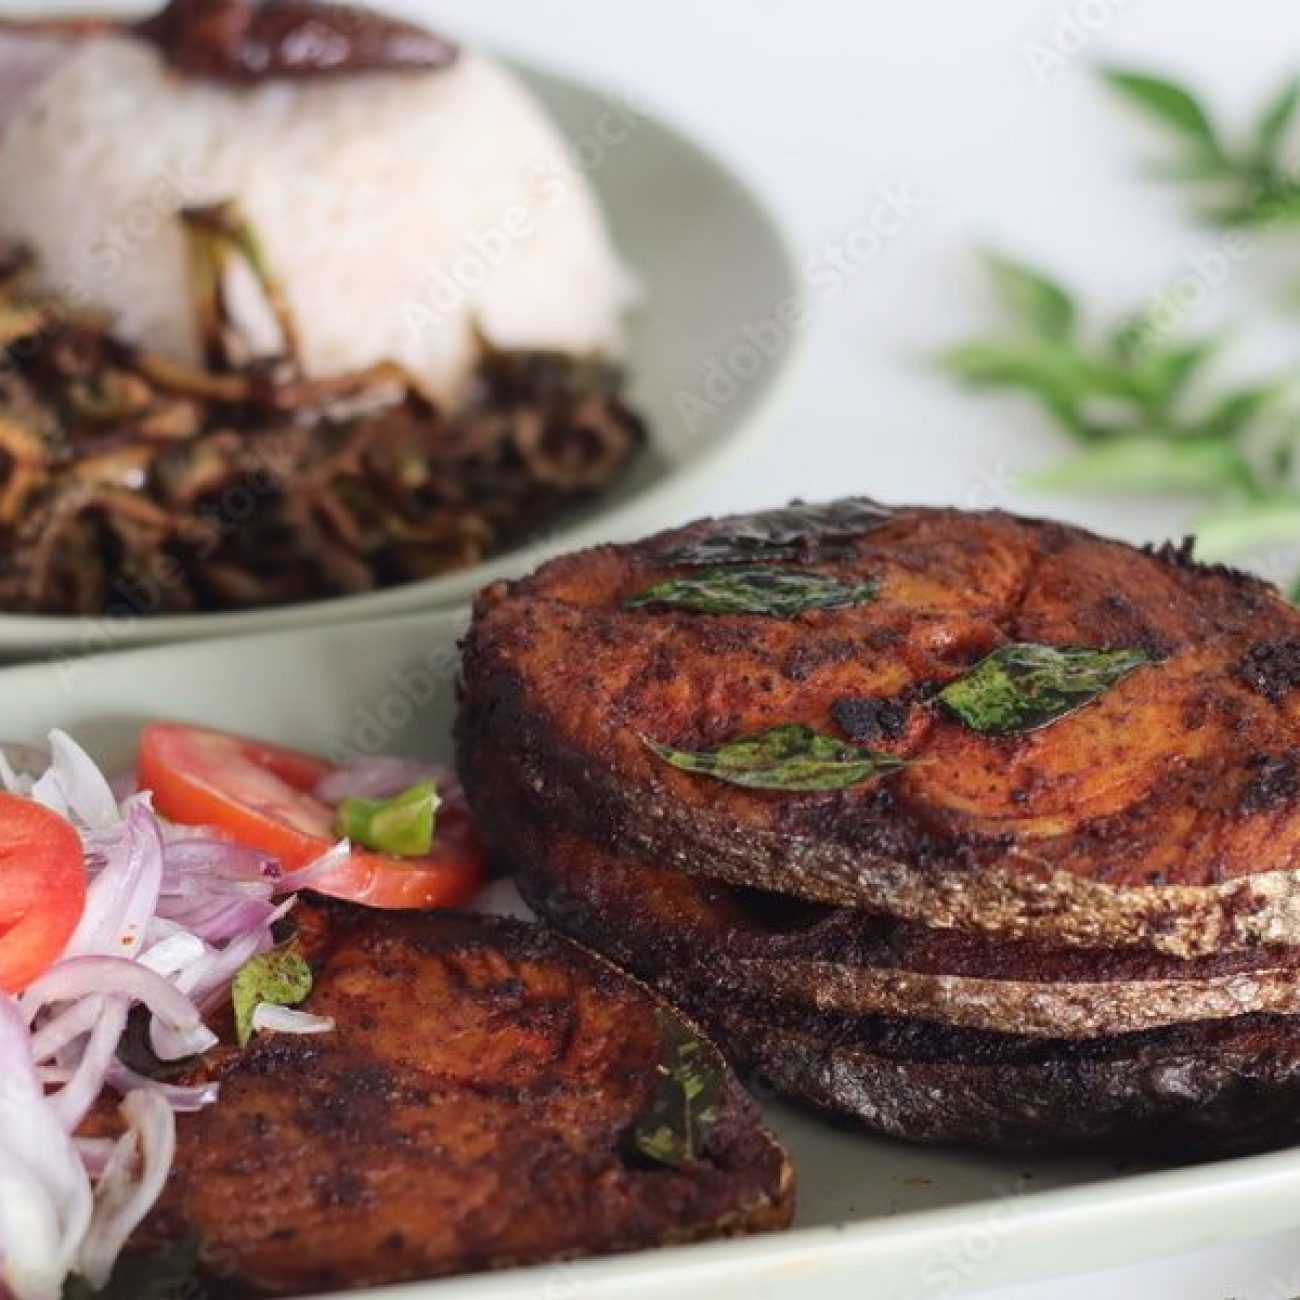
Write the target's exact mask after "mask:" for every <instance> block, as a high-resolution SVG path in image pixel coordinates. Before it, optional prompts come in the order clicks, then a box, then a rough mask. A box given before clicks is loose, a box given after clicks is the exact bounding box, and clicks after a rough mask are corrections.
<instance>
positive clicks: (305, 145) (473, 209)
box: [0, 37, 628, 395]
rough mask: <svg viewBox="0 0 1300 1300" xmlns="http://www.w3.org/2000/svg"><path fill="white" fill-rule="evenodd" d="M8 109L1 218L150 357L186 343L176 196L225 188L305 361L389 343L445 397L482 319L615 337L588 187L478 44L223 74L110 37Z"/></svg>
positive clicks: (361, 356) (521, 342) (548, 344)
mask: <svg viewBox="0 0 1300 1300" xmlns="http://www.w3.org/2000/svg"><path fill="white" fill-rule="evenodd" d="M6 118H7V123H6V129H5V132H4V136H3V140H2V141H0V237H3V238H5V239H10V240H19V241H22V242H25V243H28V244H30V245H31V246H32V247H33V248H34V249H35V251H36V252H37V254H38V257H39V258H40V263H41V265H42V267H43V269H44V272H45V275H46V278H47V279H48V280H50V282H51V283H52V285H53V286H54V287H55V288H56V289H58V290H59V291H60V292H62V293H63V294H65V295H67V296H68V297H69V298H71V299H72V300H73V301H75V302H83V303H87V304H93V305H96V306H99V307H103V308H107V309H108V310H109V311H110V312H111V313H112V314H113V315H114V317H115V318H116V321H117V328H118V330H119V332H120V333H122V334H123V335H125V336H126V337H128V338H130V339H132V340H134V341H137V342H139V343H142V344H144V345H145V346H147V347H150V348H152V349H155V350H157V351H160V352H162V353H164V354H167V355H170V356H174V357H176V358H178V359H181V360H186V361H197V360H198V359H199V344H198V337H197V332H196V329H195V323H194V317H193V310H194V309H193V301H192V298H191V294H190V290H189V285H188V281H187V278H186V263H185V252H184V244H183V240H182V235H181V232H180V228H179V224H178V222H177V220H176V217H175V214H176V212H177V210H178V209H179V208H182V207H186V206H194V205H201V204H207V203H214V202H219V201H222V200H227V199H233V200H235V201H236V202H237V203H238V204H239V206H240V207H241V208H242V210H243V211H244V213H245V214H246V215H247V216H248V217H249V219H250V220H251V222H252V224H253V227H254V228H255V230H256V231H257V233H258V235H259V236H260V238H261V240H262V243H263V246H264V247H265V249H266V252H267V254H268V257H269V260H270V263H271V265H272V266H273V268H274V269H275V271H276V272H277V274H278V275H279V277H280V279H281V281H282V282H283V285H284V288H285V292H286V296H287V300H288V303H289V306H290V308H291V310H292V312H293V314H294V316H295V318H296V320H297V323H298V327H299V331H300V334H301V345H302V354H303V360H304V362H305V364H306V367H307V369H308V371H309V372H310V373H313V374H322V375H324V374H336V373H339V372H343V371H347V370H353V369H359V368H361V367H363V366H366V365H368V364H371V363H374V362H377V361H381V360H396V361H399V362H402V363H404V364H405V365H406V366H408V367H409V368H410V369H411V370H412V371H413V372H414V373H415V374H416V375H418V376H420V377H421V378H422V379H423V380H424V381H425V382H426V383H427V384H428V385H429V386H430V387H431V388H432V389H433V390H434V391H436V392H439V393H441V394H444V395H451V394H454V392H455V391H456V389H457V388H458V386H459V385H460V384H461V383H462V381H463V380H464V378H465V376H466V374H467V373H468V371H469V369H470V367H471V365H472V363H473V361H474V359H475V352H476V349H475V344H474V328H475V324H476V323H477V325H478V327H479V328H481V329H482V331H483V333H484V334H486V335H487V337H488V338H490V339H491V340H492V341H493V342H494V343H496V344H498V345H500V346H503V347H541V348H555V349H560V350H564V351H578V352H582V351H588V350H598V351H604V352H613V353H616V352H617V351H618V349H619V342H620V317H621V314H622V312H623V310H624V308H625V306H626V303H627V298H628V282H627V279H626V276H625V274H624V272H623V270H622V267H621V265H620V263H619V260H618V258H617V255H616V253H615V251H614V249H613V247H612V244H611V241H610V238H609V235H608V232H607V231H606V229H605V226H604V222H603V218H602V215H601V213H600V211H599V209H598V207H597V204H596V201H595V199H594V196H593V194H592V191H591V189H590V187H589V186H588V184H587V181H586V178H585V177H584V176H582V175H581V174H580V172H579V171H578V170H577V169H576V168H575V167H574V165H573V163H572V162H571V160H570V158H569V156H568V154H567V153H566V150H565V148H564V145H563V143H562V141H561V139H560V137H559V135H558V133H557V132H556V131H555V129H554V128H553V127H552V126H551V124H550V123H549V122H548V121H547V119H546V118H545V116H544V114H543V113H542V111H541V109H540V108H539V107H538V105H537V104H536V103H535V102H534V101H533V99H532V98H531V96H530V95H529V94H528V93H527V92H526V91H525V90H524V89H523V88H522V87H521V86H520V85H519V83H518V82H517V81H516V80H515V79H514V78H513V77H512V76H511V75H510V74H509V73H507V72H506V71H505V70H504V69H502V68H501V67H499V66H498V65H496V64H495V63H493V62H491V61H490V60H488V59H486V58H483V57H480V56H476V55H473V54H470V53H465V54H463V55H462V57H461V59H460V61H459V62H458V63H457V64H456V65H455V66H454V67H452V68H450V69H446V70H441V71H437V72H429V73H403V74H390V75H383V74H380V75H373V74H372V75H365V76H351V77H342V78H336V79H331V80H327V81H319V82H276V83H268V84H263V85H260V86H257V87H254V88H251V89H234V88H231V87H228V86H220V85H212V84H206V83H199V82H192V81H187V80H184V79H182V78H180V77H178V76H176V75H175V74H174V73H172V72H170V71H169V70H167V69H166V67H165V66H164V64H163V62H162V60H161V58H160V56H159V54H158V52H157V51H156V50H155V49H154V48H153V47H152V46H150V45H147V44H145V43H143V42H140V41H136V40H133V39H130V38H127V37H104V38H97V39H94V40H89V41H85V42H83V43H81V44H80V45H79V46H77V47H76V48H75V49H73V50H72V52H71V53H69V55H68V56H67V57H66V58H65V59H63V60H62V61H61V62H60V63H59V64H58V65H57V67H55V68H54V70H53V71H51V72H50V73H49V74H48V75H47V76H46V77H45V78H44V80H42V81H41V83H40V84H39V85H38V86H37V87H36V89H35V90H34V91H31V92H29V93H28V94H27V95H26V96H25V100H24V103H23V104H22V106H21V107H20V108H18V109H17V111H13V110H12V107H11V109H10V112H9V113H7V114H6ZM268 341H269V340H268Z"/></svg>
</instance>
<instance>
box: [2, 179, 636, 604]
mask: <svg viewBox="0 0 1300 1300" xmlns="http://www.w3.org/2000/svg"><path fill="white" fill-rule="evenodd" d="M182 220H183V223H184V226H185V230H186V234H187V240H188V247H189V251H190V270H191V277H192V283H193V286H194V292H195V301H196V309H197V312H198V319H199V324H200V337H201V339H202V341H203V346H204V354H205V365H204V366H203V367H201V368H193V367H189V366H185V365H179V364H177V363H175V362H173V361H170V360H168V359H165V358H163V357H161V356H158V355H154V354H151V353H148V352H146V351H143V350H141V349H139V348H136V347H134V346H132V345H130V344H128V343H126V342H124V341H123V340H122V339H120V338H118V337H115V335H114V334H113V332H112V329H111V327H110V324H109V323H108V322H106V321H105V320H103V319H102V318H100V317H98V316H97V315H96V314H95V313H94V312H92V311H90V310H88V309H86V308H84V307H82V306H79V305H76V304H73V303H69V302H67V301H63V300H61V299H59V298H58V297H56V296H55V295H53V294H51V293H50V292H48V291H47V289H46V288H45V287H43V286H42V284H41V281H40V278H39V268H38V267H36V265H35V264H34V260H33V259H32V257H31V256H30V255H29V254H28V253H26V252H25V251H23V250H21V249H6V250H3V251H0V610H4V611H6V612H10V613H18V612H22V613H40V614H66V615H101V614H102V615H109V616H128V617H135V616H141V615H154V614H172V613H187V612H193V611H202V610H229V609H244V608H252V607H261V606H270V605H282V604H293V603H297V602H301V601H309V600H318V599H322V598H327V597H331V596H342V595H351V594H355V593H358V592H366V591H372V590H375V589H378V588H383V587H390V586H394V585H397V584H400V583H405V582H412V581H416V580H419V579H422V578H429V577H433V576H436V575H438V574H441V573H446V572H448V571H449V570H453V569H459V568H463V567H465V566H467V565H471V564H474V563H477V562H478V561H480V560H482V559H483V558H484V557H485V556H488V555H490V554H492V553H494V552H496V551H499V550H500V549H502V548H503V547H506V546H508V545H510V544H512V543H514V542H516V541H518V540H519V539H520V538H522V537H524V536H526V535H527V534H529V533H530V532H532V531H534V530H536V529H537V528H538V527H539V526H541V525H543V524H545V523H546V522H547V521H549V520H550V519H551V518H553V517H554V516H555V515H556V514H557V513H558V512H559V511H561V510H563V509H564V508H565V507H566V506H569V505H572V504H574V503H577V502H578V501H580V500H583V499H585V498H587V497H590V496H591V495H593V494H594V493H596V492H598V491H600V490H601V489H602V488H604V487H605V486H607V485H608V484H609V483H610V482H611V480H613V479H614V478H615V476H616V475H617V474H618V473H619V472H620V471H621V470H622V469H623V468H624V467H625V466H626V465H627V463H628V461H629V460H630V459H631V457H632V455H633V453H634V452H635V451H636V449H637V448H638V447H639V446H640V445H641V443H642V442H643V440H644V426H643V423H642V421H641V420H640V419H639V417H638V416H637V415H636V414H635V413H634V412H633V411H632V410H631V409H630V408H629V407H628V406H627V405H626V403H625V402H624V400H623V398H622V388H623V380H622V375H621V373H620V371H619V370H618V368H617V367H615V366H613V365H611V364H609V363H608V362H606V361H604V360H601V359H599V358H594V357H577V356H570V355H567V354H561V353H554V352H541V351H504V350H500V349H496V348H494V347H492V346H491V345H490V344H489V343H488V342H487V341H486V340H483V341H482V359H481V361H480V364H479V367H478V370H477V372H476V376H475V380H474V383H473V385H472V391H471V392H470V394H469V395H468V396H467V398H466V400H465V401H464V403H463V404H461V405H460V406H459V407H458V408H457V409H455V410H451V411H448V410H445V409H443V408H442V407H441V406H440V405H439V404H438V403H436V402H435V401H434V400H433V399H432V398H431V397H430V396H429V395H428V394H427V393H425V392H423V391H422V390H421V386H420V384H419V382H418V381H417V380H416V379H415V378H413V377H412V376H411V375H409V374H407V373H406V372H404V371H403V370H402V369H401V368H400V367H398V366H395V365H389V364H381V365H378V366H375V367H372V368H370V369H368V370H366V371H363V372H358V373H354V374H346V375H340V376H336V377H330V378H328V379H319V378H310V377H307V376H306V375H305V374H304V373H303V369H302V367H301V365H300V364H299V361H298V358H297V351H296V347H295V342H294V329H293V321H292V319H291V317H290V314H289V312H288V309H287V307H286V305H285V301H284V296H283V294H282V292H281V290H280V287H279V285H278V284H277V282H276V281H275V278H274V276H273V275H272V274H271V272H270V270H269V268H268V267H267V266H266V264H265V260H264V258H263V256H262V252H261V249H260V247H259V244H258V241H257V239H256V237H255V234H254V232H253V231H252V230H251V229H250V227H249V225H248V223H247V222H246V221H245V220H244V219H243V218H242V217H241V216H240V214H239V213H238V212H237V211H236V210H235V209H234V208H233V206H232V205H229V204H224V205H217V206H214V207H210V208H205V209H194V210H190V211H187V212H185V213H183V214H182ZM236 261H242V262H243V263H244V264H245V265H246V267H247V269H248V270H249V271H250V272H251V273H252V277H253V279H254V280H255V281H256V283H257V284H258V286H259V287H260V290H261V292H262V295H263V297H264V298H265V302H266V305H267V307H268V308H269V311H270V314H271V315H272V316H273V317H274V319H275V321H276V324H277V326H278V329H279V333H280V348H279V353H280V355H278V356H276V357H275V358H271V359H268V358H265V357H250V356H248V355H247V349H246V348H242V347H241V339H240V331H239V329H238V327H237V324H236V322H235V320H234V313H233V312H232V310H231V305H230V303H229V302H228V300H227V287H226V286H227V277H226V272H227V270H228V269H229V268H230V267H231V266H232V265H233V263H234V262H236Z"/></svg>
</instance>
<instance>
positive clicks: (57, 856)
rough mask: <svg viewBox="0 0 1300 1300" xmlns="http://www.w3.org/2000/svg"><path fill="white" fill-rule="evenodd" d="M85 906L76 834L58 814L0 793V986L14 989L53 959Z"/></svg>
mask: <svg viewBox="0 0 1300 1300" xmlns="http://www.w3.org/2000/svg"><path fill="white" fill-rule="evenodd" d="M85 906H86V860H85V855H84V854H83V853H82V849H81V836H80V835H78V834H77V832H76V831H75V830H74V829H73V828H72V826H71V825H70V824H69V823H68V822H67V821H65V820H64V819H63V818H62V817H60V816H59V815H58V813H53V812H51V811H50V810H49V809H48V808H45V807H42V806H41V805H40V804H38V803H35V802H33V801H32V800H31V799H21V798H19V797H18V796H17V795H12V794H0V989H3V990H4V991H5V992H6V993H19V992H21V991H22V990H23V989H25V988H26V987H27V985H29V984H30V983H31V982H32V980H34V979H35V978H36V977H37V976H38V975H39V974H40V973H41V972H42V971H43V970H45V968H46V967H47V966H49V965H51V964H52V963H53V962H54V961H56V960H57V959H58V957H59V954H60V953H62V951H63V949H64V948H65V947H66V946H67V943H68V940H69V939H71V938H72V932H73V931H74V930H75V929H76V928H77V922H78V921H80V920H81V913H82V911H83V910H84V909H85Z"/></svg>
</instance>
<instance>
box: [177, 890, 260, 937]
mask: <svg viewBox="0 0 1300 1300" xmlns="http://www.w3.org/2000/svg"><path fill="white" fill-rule="evenodd" d="M167 910H168V913H169V916H168V917H167V919H168V920H172V921H176V922H179V923H180V924H181V925H182V926H183V927H184V928H185V929H186V930H188V931H190V932H192V933H193V934H196V935H198V936H199V938H201V939H204V940H206V941H207V942H208V943H210V944H219V943H227V942H229V941H230V940H232V939H238V938H240V937H241V936H243V935H245V934H248V933H250V932H252V931H254V930H265V929H266V928H267V927H268V926H270V925H271V924H272V923H273V922H274V920H275V917H276V913H277V912H278V910H279V909H278V908H277V907H276V905H275V904H274V903H271V902H268V901H265V900H263V899H260V898H205V899H200V900H197V901H195V902H192V903H190V904H189V905H188V906H184V907H179V906H175V905H173V906H171V907H169V908H168V909H167Z"/></svg>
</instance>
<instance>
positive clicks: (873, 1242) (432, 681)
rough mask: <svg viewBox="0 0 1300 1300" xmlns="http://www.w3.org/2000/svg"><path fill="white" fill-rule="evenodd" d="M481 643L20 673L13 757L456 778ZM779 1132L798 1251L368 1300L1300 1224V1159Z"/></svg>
mask: <svg viewBox="0 0 1300 1300" xmlns="http://www.w3.org/2000/svg"><path fill="white" fill-rule="evenodd" d="M462 626H463V624H462V619H461V616H459V615H455V614H432V615H419V616H413V617H406V618H401V619H392V620H385V621H383V622H378V623H374V624H369V625H354V626H348V627H337V628H328V629H317V630H313V631H309V632H302V631H291V632H287V633H279V634H275V635H271V636H265V637H255V638H249V639H245V640H240V641H233V642H225V643H207V644H204V645H194V646H174V647H164V648H158V649H152V650H142V651H138V652H133V653H130V654H125V655H114V656H109V657H105V658H94V659H82V660H78V661H70V662H63V663H51V664H40V665H36V666H29V667H24V668H14V669H9V670H6V671H4V672H0V718H3V719H4V721H3V724H2V725H3V729H4V731H5V732H6V733H7V736H8V737H9V738H13V739H24V740H35V739H39V738H40V737H41V736H43V735H44V733H45V732H46V731H47V730H48V729H49V728H50V727H51V726H62V727H64V728H66V729H67V730H69V731H71V732H72V733H73V734H74V735H75V736H77V737H78V738H80V739H81V740H82V741H83V743H85V744H87V745H88V746H89V747H90V748H91V749H92V750H93V751H94V752H95V754H96V756H97V757H98V758H99V759H100V760H101V761H102V762H104V763H105V764H107V765H109V766H113V767H120V766H126V765H128V764H129V763H130V761H131V754H132V748H133V743H134V737H135V734H136V731H137V729H138V727H139V725H140V724H141V723H142V722H144V721H146V720H147V719H151V718H158V717H167V718H174V719H180V720H185V721H191V722H197V723H204V724H208V725H212V726H219V727H227V728H231V729H234V730H243V731H247V732H249V733H251V734H255V735H258V736H261V737H264V738H266V739H269V740H272V741H279V742H281V743H287V744H291V745H299V746H302V747H303V748H307V749H314V750H318V751H320V752H321V753H325V754H331V755H335V756H338V757H340V758H348V757H353V756H359V755H360V754H362V753H366V752H375V751H378V750H395V751H399V752H400V751H409V752H412V753H419V754H427V755H430V756H432V757H435V758H441V759H447V758H450V757H451V739H450V729H451V721H452V717H453V711H454V679H455V673H456V665H457V662H458V655H457V650H456V637H457V634H458V632H459V631H460V629H461V627H462ZM767 1113H768V1116H769V1119H770V1120H771V1122H772V1124H773V1125H774V1127H775V1128H776V1129H777V1131H778V1132H779V1133H780V1135H781V1137H782V1138H783V1139H784V1140H785V1141H786V1143H787V1144H788V1145H789V1147H790V1149H791V1151H792V1152H793V1154H794V1158H795V1162H796V1166H797V1169H798V1173H799V1187H800V1193H799V1218H798V1226H797V1227H796V1229H795V1230H794V1231H792V1232H789V1233H784V1234H777V1235H771V1236H766V1237H761V1238H749V1239H746V1240H742V1241H737V1242H720V1243H714V1244H710V1245H704V1246H694V1247H688V1248H675V1249H671V1250H662V1251H655V1252H650V1253H644V1254H638V1255H625V1256H615V1257H611V1258H607V1259H602V1260H591V1261H583V1262H579V1263H575V1264H567V1265H564V1266H562V1267H543V1268H537V1269H524V1270H517V1271H513V1272H508V1273H500V1274H493V1275H489V1276H484V1277H478V1278H467V1279H463V1280H453V1281H446V1282H438V1283H424V1284H416V1285H413V1286H411V1287H408V1288H396V1289H391V1290H385V1291H372V1292H367V1293H365V1294H367V1295H371V1296H379V1295H404V1296H408V1297H425V1296H427V1297H429V1300H435V1298H436V1300H642V1298H644V1300H650V1298H651V1297H655V1298H656V1300H658V1297H662V1296H664V1295H672V1296H673V1297H674V1298H675V1300H696V1298H698V1300H764V1298H768V1300H777V1298H778V1297H792V1298H794V1297H801V1298H804V1300H807V1298H809V1297H815V1298H816V1300H867V1297H870V1300H921V1298H922V1297H938V1296H948V1295H953V1294H955V1293H957V1292H958V1291H959V1290H965V1289H967V1288H974V1287H976V1286H978V1285H991V1284H995V1283H998V1282H1003V1281H1011V1280H1016V1279H1021V1278H1026V1277H1031V1276H1042V1275H1044V1274H1047V1273H1053V1272H1055V1273H1061V1272H1065V1271H1069V1270H1071V1269H1082V1268H1088V1267H1101V1266H1103V1265H1105V1264H1108V1263H1118V1262H1121V1261H1128V1260H1134V1259H1139V1258H1143V1257H1154V1256H1157V1255H1160V1254H1163V1253H1170V1252H1174V1251H1179V1250H1188V1249H1192V1248H1194V1247H1198V1246H1204V1245H1209V1244H1213V1243H1218V1242H1223V1241H1229V1240H1233V1239H1236V1238H1243V1237H1248V1236H1250V1235H1253V1234H1263V1233H1268V1232H1273V1231H1280V1230H1282V1229H1284V1228H1287V1227H1292V1226H1295V1225H1300V1154H1298V1153H1295V1152H1279V1153H1276V1154H1271V1155H1264V1156H1254V1157H1250V1158H1246V1159H1238V1160H1228V1161H1222V1162H1218V1163H1213V1164H1203V1165H1198V1166H1192V1167H1188V1168H1184V1169H1178V1170H1164V1171H1154V1172H1133V1171H1121V1170H1119V1169H1117V1168H1116V1166H1115V1165H1113V1164H1109V1163H1104V1162H1097V1161H1080V1160H1055V1161H1041V1160H1038V1161H1030V1160H1021V1159H1014V1160H1002V1159H997V1158H994V1157H990V1156H982V1155H974V1154H968V1153H962V1152H944V1151H935V1150H928V1149H925V1148H920V1147H909V1146H906V1145H903V1144H901V1143H896V1142H890V1141H886V1140H884V1139H881V1138H876V1137H872V1136H870V1135H868V1134H866V1133H863V1132H860V1131H856V1130H850V1129H846V1128H839V1127H835V1126H832V1125H830V1124H828V1123H824V1122H821V1121H819V1120H817V1119H815V1118H813V1117H811V1116H809V1115H807V1114H803V1113H797V1112H795V1111H793V1110H792V1109H790V1108H787V1107H785V1106H782V1105H778V1104H768V1105H767ZM252 1192H255V1189H250V1193H252Z"/></svg>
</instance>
